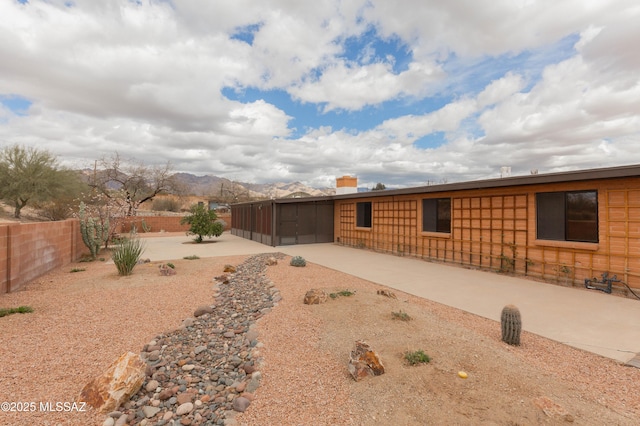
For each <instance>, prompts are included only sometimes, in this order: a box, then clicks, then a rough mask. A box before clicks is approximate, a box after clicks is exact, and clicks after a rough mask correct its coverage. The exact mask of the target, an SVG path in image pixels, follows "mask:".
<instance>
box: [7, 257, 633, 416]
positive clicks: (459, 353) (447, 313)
mask: <svg viewBox="0 0 640 426" xmlns="http://www.w3.org/2000/svg"><path fill="white" fill-rule="evenodd" d="M152 260H153V259H152ZM243 260H244V257H243V256H234V257H221V258H211V259H199V260H183V259H179V260H176V261H174V262H173V263H175V265H176V269H177V271H178V274H177V275H175V276H170V277H164V276H159V274H158V270H157V263H156V262H152V264H151V265H140V266H139V267H137V268H136V270H135V271H134V274H133V275H132V276H130V277H119V276H117V273H116V270H115V266H114V265H113V264H108V262H93V263H77V264H72V265H67V266H65V267H63V268H60V269H58V270H56V271H53V272H51V273H50V274H47V275H46V276H44V277H42V278H40V279H38V280H35V281H34V282H33V283H31V284H30V285H28V286H27V288H26V290H25V291H20V292H17V293H12V294H8V295H0V308H8V307H16V306H19V305H30V306H31V307H33V308H34V310H35V311H34V312H33V313H31V314H14V315H10V316H7V317H3V318H0V330H2V332H1V333H0V343H1V345H0V402H2V401H27V402H28V401H73V400H74V398H75V397H76V396H77V395H78V393H79V391H80V389H81V388H82V387H83V386H84V385H85V384H86V383H87V382H88V381H89V380H91V379H92V378H93V377H95V376H97V375H99V374H100V373H101V372H102V371H104V369H106V368H107V366H108V365H109V364H110V363H111V362H112V361H113V360H114V359H116V358H117V357H118V356H119V355H120V354H121V353H123V352H125V351H129V350H130V351H133V352H139V351H140V349H141V348H142V346H143V345H144V344H145V343H147V342H148V341H149V340H150V339H152V338H153V337H154V336H155V335H156V334H158V333H161V332H164V331H167V330H171V329H175V328H176V327H177V326H178V325H179V324H180V322H181V321H182V319H184V318H186V317H188V316H191V314H192V312H193V310H194V309H195V308H196V307H197V306H200V305H202V304H203V303H207V300H211V297H212V294H213V290H212V278H213V277H214V276H217V275H220V273H221V272H222V268H223V266H224V265H225V264H228V263H232V264H236V265H237V264H239V263H241V262H242V261H243ZM288 262H289V258H285V259H284V260H281V261H280V262H279V263H278V264H277V265H275V266H270V267H269V268H268V270H267V274H268V276H269V277H270V279H271V280H272V281H273V283H274V284H275V286H276V287H277V288H279V289H280V291H281V294H282V297H283V299H282V301H280V302H279V304H278V306H276V307H275V308H274V309H273V310H272V311H271V312H270V313H269V314H267V315H266V316H265V317H263V318H261V319H260V320H259V322H258V332H259V333H260V336H259V340H260V341H261V347H260V348H259V353H258V354H256V355H258V356H259V357H261V358H262V366H261V371H262V373H263V379H262V383H261V386H260V387H259V388H258V390H257V391H256V393H255V395H254V396H255V399H254V401H253V402H252V404H251V406H250V407H249V409H248V410H247V412H246V413H243V414H241V415H238V416H236V421H237V423H238V424H241V425H374V424H375V425H427V424H428V425H431V424H433V425H443V424H456V425H479V424H480V425H532V424H534V425H535V424H565V423H573V424H580V425H637V424H639V423H640V369H636V368H631V367H624V366H621V365H619V364H618V363H616V362H614V361H612V360H609V359H605V358H602V357H600V356H597V355H593V354H590V353H587V352H584V351H580V350H577V349H573V348H570V347H568V346H565V345H562V344H559V343H556V342H553V341H550V340H547V339H544V338H541V337H539V336H536V335H532V334H530V333H527V332H526V331H525V332H523V335H522V345H521V346H519V347H512V346H509V345H506V344H505V343H503V342H501V341H500V325H499V324H498V323H496V322H494V321H490V320H487V319H484V318H480V317H477V316H474V315H471V314H468V313H465V312H462V311H459V310H456V309H453V308H449V307H446V306H443V305H439V304H436V303H433V302H430V301H427V300H423V299H419V298H416V297H413V296H410V295H407V294H404V293H401V292H397V291H394V293H395V295H396V296H397V299H392V298H387V297H384V296H381V295H378V294H376V291H377V290H378V289H383V287H380V286H378V285H376V284H373V283H371V282H368V281H364V280H361V279H358V278H355V277H352V276H349V275H346V274H343V273H340V272H338V271H334V270H330V269H327V268H324V267H321V266H318V265H314V264H307V266H306V267H304V268H294V267H292V266H290V265H289V264H288ZM73 268H82V269H85V270H84V271H81V272H76V273H72V272H70V271H71V270H72V269H73ZM311 288H319V289H324V290H326V291H327V292H328V293H337V292H340V291H342V290H351V291H355V294H354V295H352V296H340V297H337V298H335V299H331V298H330V299H329V300H328V301H327V302H326V303H324V304H320V305H304V304H303V303H302V299H303V296H304V294H305V292H306V291H307V290H308V289H311ZM388 290H389V289H388ZM390 290H391V291H393V290H392V289H390ZM394 312H395V313H401V312H402V313H406V314H407V315H409V316H410V317H411V320H409V321H402V320H399V319H394V315H393V313H394ZM525 329H526V323H525ZM356 340H364V341H366V342H367V343H369V344H370V345H371V347H372V348H373V349H374V350H375V351H376V352H377V353H378V354H379V356H380V357H381V360H382V362H383V364H384V365H385V367H386V373H385V374H383V375H381V376H376V377H368V378H365V379H364V380H362V381H359V382H356V381H354V380H353V379H352V378H351V377H350V376H349V374H348V371H347V361H348V358H349V353H350V351H351V350H352V349H353V347H354V343H355V341H356ZM415 350H423V351H424V352H425V353H427V354H428V355H429V356H430V357H431V362H429V363H428V364H424V365H419V366H409V365H407V363H406V362H405V361H404V356H403V355H404V353H405V352H406V351H415ZM459 371H464V372H466V373H467V375H468V378H466V379H462V378H460V377H459V376H458V372H459ZM103 420H104V417H103V416H99V415H97V414H96V413H94V412H93V411H89V412H84V413H78V412H57V413H52V412H32V413H15V412H14V413H6V412H0V424H1V425H32V424H33V425H36V424H38V425H58V424H61V425H94V424H95V425H101V424H102V421H103Z"/></svg>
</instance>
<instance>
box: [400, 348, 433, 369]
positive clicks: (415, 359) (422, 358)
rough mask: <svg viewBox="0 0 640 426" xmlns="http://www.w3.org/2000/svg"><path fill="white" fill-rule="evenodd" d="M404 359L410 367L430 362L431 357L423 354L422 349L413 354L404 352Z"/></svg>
mask: <svg viewBox="0 0 640 426" xmlns="http://www.w3.org/2000/svg"><path fill="white" fill-rule="evenodd" d="M404 359H405V360H407V362H408V363H409V364H411V365H416V364H426V363H428V362H429V361H431V357H430V356H429V355H427V354H425V353H424V351H423V350H422V349H420V350H418V351H413V352H411V351H409V352H405V354H404Z"/></svg>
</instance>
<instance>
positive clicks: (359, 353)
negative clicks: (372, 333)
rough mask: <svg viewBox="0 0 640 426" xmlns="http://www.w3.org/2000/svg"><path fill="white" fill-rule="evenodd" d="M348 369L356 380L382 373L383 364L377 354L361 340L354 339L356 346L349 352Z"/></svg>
mask: <svg viewBox="0 0 640 426" xmlns="http://www.w3.org/2000/svg"><path fill="white" fill-rule="evenodd" d="M348 369H349V373H351V376H352V377H353V379H354V380H355V381H356V382H358V381H360V380H362V379H363V378H365V377H369V376H379V375H381V374H384V365H382V361H381V360H380V357H379V356H378V354H377V353H375V352H374V351H373V350H371V347H370V346H369V345H368V344H367V343H365V342H363V341H361V340H358V341H356V347H355V349H354V350H353V351H352V352H351V357H350V359H349V365H348Z"/></svg>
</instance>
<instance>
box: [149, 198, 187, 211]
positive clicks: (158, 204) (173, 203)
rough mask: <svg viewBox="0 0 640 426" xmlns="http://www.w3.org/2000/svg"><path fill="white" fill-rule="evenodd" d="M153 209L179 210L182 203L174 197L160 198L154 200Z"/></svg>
mask: <svg viewBox="0 0 640 426" xmlns="http://www.w3.org/2000/svg"><path fill="white" fill-rule="evenodd" d="M152 209H153V210H155V211H167V212H179V211H180V203H179V202H178V201H177V200H175V199H173V198H158V199H154V200H153V205H152Z"/></svg>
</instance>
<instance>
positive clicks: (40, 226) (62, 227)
mask: <svg viewBox="0 0 640 426" xmlns="http://www.w3.org/2000/svg"><path fill="white" fill-rule="evenodd" d="M87 251H88V250H87V249H86V247H85V246H84V244H83V242H82V236H81V235H80V224H79V222H78V220H77V219H68V220H65V221H58V222H38V223H15V224H13V223H12V224H6V225H0V293H8V292H11V291H16V290H19V289H20V288H22V287H23V286H24V285H25V284H26V283H28V282H29V281H31V280H33V279H35V278H37V277H39V276H41V275H44V274H45V273H47V272H49V271H50V270H52V269H55V268H57V267H60V266H64V265H66V264H68V263H71V262H72V261H75V260H76V259H78V258H79V257H80V256H81V255H82V254H83V253H85V252H87Z"/></svg>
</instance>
